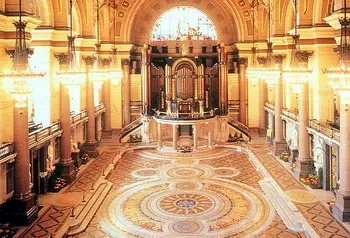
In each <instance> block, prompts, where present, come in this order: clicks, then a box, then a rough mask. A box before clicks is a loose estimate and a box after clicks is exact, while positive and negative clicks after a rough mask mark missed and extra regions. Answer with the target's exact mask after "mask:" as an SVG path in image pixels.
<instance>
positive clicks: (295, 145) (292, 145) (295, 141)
mask: <svg viewBox="0 0 350 238" xmlns="http://www.w3.org/2000/svg"><path fill="white" fill-rule="evenodd" d="M298 140H299V136H298V130H297V128H296V127H294V131H293V137H292V139H291V143H290V148H291V149H292V150H297V149H298V143H299V142H298Z"/></svg>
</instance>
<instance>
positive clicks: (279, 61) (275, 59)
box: [272, 55, 286, 64]
mask: <svg viewBox="0 0 350 238" xmlns="http://www.w3.org/2000/svg"><path fill="white" fill-rule="evenodd" d="M284 58H286V56H285V55H273V56H272V60H273V62H274V63H275V64H282V63H283V60H284Z"/></svg>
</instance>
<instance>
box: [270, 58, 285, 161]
mask: <svg viewBox="0 0 350 238" xmlns="http://www.w3.org/2000/svg"><path fill="white" fill-rule="evenodd" d="M283 59H284V56H282V55H275V56H274V62H275V64H276V65H277V66H278V68H279V69H280V70H281V69H282V62H283ZM275 87H276V93H275V139H274V141H273V148H272V153H273V154H274V155H275V156H279V155H280V154H281V153H282V152H283V151H285V149H286V146H287V143H286V141H285V140H284V139H283V124H282V118H281V114H282V108H283V80H282V73H280V75H279V77H277V78H276V83H275Z"/></svg>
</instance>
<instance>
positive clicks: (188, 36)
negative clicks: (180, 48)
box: [152, 7, 217, 41]
mask: <svg viewBox="0 0 350 238" xmlns="http://www.w3.org/2000/svg"><path fill="white" fill-rule="evenodd" d="M216 39H217V35H216V30H215V26H214V24H213V22H212V21H211V20H210V18H209V17H208V16H207V15H206V14H204V13H203V12H201V11H199V10H198V9H196V8H192V7H176V8H172V9H170V10H168V11H166V12H165V13H164V14H163V15H162V16H160V17H159V18H158V20H157V21H156V23H155V24H154V26H153V29H152V40H153V41H165V40H179V41H180V40H216Z"/></svg>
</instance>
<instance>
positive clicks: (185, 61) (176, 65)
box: [171, 58, 198, 74]
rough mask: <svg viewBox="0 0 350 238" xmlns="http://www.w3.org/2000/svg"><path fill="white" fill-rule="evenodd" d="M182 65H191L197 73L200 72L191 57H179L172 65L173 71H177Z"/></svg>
mask: <svg viewBox="0 0 350 238" xmlns="http://www.w3.org/2000/svg"><path fill="white" fill-rule="evenodd" d="M182 65H190V66H191V68H192V69H193V71H194V72H195V74H197V73H198V68H197V65H196V63H195V62H194V61H193V60H191V59H189V58H180V59H177V60H176V61H175V62H174V64H173V66H172V67H171V69H172V72H176V71H177V70H178V69H179V68H180V67H181V66H182Z"/></svg>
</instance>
